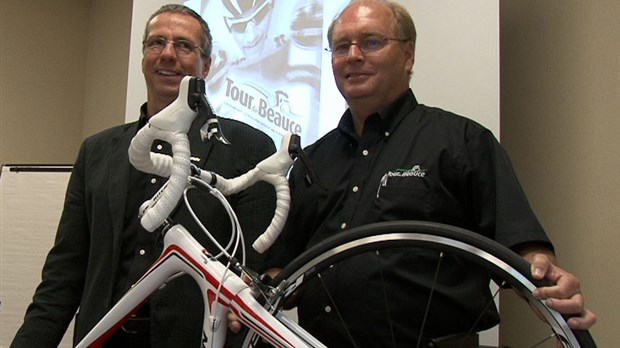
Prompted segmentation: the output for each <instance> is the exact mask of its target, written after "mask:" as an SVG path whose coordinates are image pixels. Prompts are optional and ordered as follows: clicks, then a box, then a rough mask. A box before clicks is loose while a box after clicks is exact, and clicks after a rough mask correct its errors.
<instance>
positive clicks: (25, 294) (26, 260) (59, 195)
mask: <svg viewBox="0 0 620 348" xmlns="http://www.w3.org/2000/svg"><path fill="white" fill-rule="evenodd" d="M70 169H71V167H70V166H12V165H7V166H3V167H2V174H0V301H2V303H1V307H0V347H3V348H4V347H8V346H9V344H10V343H11V341H12V340H13V337H14V336H15V333H16V332H17V329H19V327H20V326H21V324H22V322H23V319H24V314H25V313H26V307H27V306H28V305H29V304H30V302H31V301H32V295H33V294H34V290H35V288H36V286H37V285H38V284H39V283H40V282H41V269H42V268H43V263H44V261H45V257H46V256H47V253H48V251H49V249H50V248H51V247H52V244H53V243H54V237H55V236H56V228H57V227H58V221H59V219H60V214H61V212H62V206H63V201H64V197H65V191H66V189H67V183H68V181H69V175H70V173H69V172H68V170H70ZM72 336H73V324H71V325H70V327H69V330H68V331H67V333H66V334H65V337H64V339H63V341H62V344H61V345H60V347H71V340H72Z"/></svg>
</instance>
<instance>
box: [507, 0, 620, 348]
mask: <svg viewBox="0 0 620 348" xmlns="http://www.w3.org/2000/svg"><path fill="white" fill-rule="evenodd" d="M500 12H501V19H502V21H501V42H502V44H501V50H502V55H501V76H502V77H501V86H502V88H501V122H502V123H501V137H502V143H503V144H504V145H505V146H506V148H507V150H508V152H509V153H510V155H511V157H512V160H513V162H514V165H515V167H516V169H517V172H518V174H519V176H520V178H521V180H522V183H523V186H524V188H525V190H526V193H527V194H528V196H529V198H530V200H531V204H532V205H533V207H534V209H535V211H536V212H537V213H538V215H539V217H540V219H541V221H542V223H543V225H544V226H545V227H546V229H547V230H548V232H549V234H550V235H551V237H552V238H553V240H554V241H555V244H556V247H557V254H558V257H559V262H560V264H561V265H563V266H564V267H565V268H566V269H569V270H571V271H572V272H573V273H575V274H577V275H578V276H579V277H580V278H581V281H582V288H583V291H584V292H585V294H586V300H587V305H588V307H590V308H592V309H593V310H594V311H595V312H596V313H597V314H598V317H599V318H598V319H599V323H598V324H597V325H596V326H595V327H594V328H593V329H592V332H593V333H594V335H595V337H596V339H597V343H598V345H599V346H600V347H615V346H616V344H618V342H619V341H620V333H619V331H618V329H617V321H616V319H617V317H618V312H620V305H619V304H618V302H617V301H616V300H614V298H615V295H616V294H618V293H620V282H619V281H618V279H620V254H618V249H620V234H619V233H618V226H619V225H620V215H619V214H618V212H619V211H620V179H619V177H618V172H619V171H620V155H619V153H618V149H620V138H619V137H618V134H620V117H619V116H620V111H619V110H620V21H618V18H617V15H618V13H620V2H618V1H617V0H602V1H596V2H582V1H560V0H550V1H533V0H520V1H502V2H501V11H500ZM502 305H504V307H503V309H502V310H506V309H507V308H508V307H507V306H506V305H505V304H504V303H503V304H502ZM517 321H518V323H519V325H522V327H523V333H522V337H527V336H528V333H529V330H530V328H529V327H528V326H527V325H526V324H527V322H528V320H517ZM505 339H506V340H507V339H508V338H505ZM509 342H512V341H509ZM509 342H506V341H505V342H504V343H509ZM514 346H519V345H518V344H515V345H514Z"/></svg>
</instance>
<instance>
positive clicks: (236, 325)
mask: <svg viewBox="0 0 620 348" xmlns="http://www.w3.org/2000/svg"><path fill="white" fill-rule="evenodd" d="M281 271H282V269H281V268H270V269H268V270H267V271H265V273H263V276H264V277H269V278H271V279H273V278H275V277H276V276H277V275H278V274H280V272H281ZM261 279H262V278H261ZM243 280H244V281H245V282H246V283H249V282H250V278H249V277H248V276H246V275H243ZM242 328H243V324H242V323H241V321H239V317H237V315H236V314H235V313H233V312H230V311H229V312H228V329H229V330H230V331H232V332H233V333H239V331H241V329H242Z"/></svg>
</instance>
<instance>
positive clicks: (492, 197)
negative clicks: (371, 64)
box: [278, 90, 552, 346]
mask: <svg viewBox="0 0 620 348" xmlns="http://www.w3.org/2000/svg"><path fill="white" fill-rule="evenodd" d="M306 150H307V154H308V156H309V157H310V159H311V161H312V163H313V165H314V167H315V169H316V172H317V177H318V179H319V181H320V182H321V183H322V184H323V185H324V186H326V187H327V189H326V190H324V189H322V188H320V187H319V186H318V185H316V184H311V183H310V181H309V180H307V179H306V176H307V172H306V169H305V167H304V166H303V165H301V164H300V163H296V164H295V166H294V168H293V170H292V172H291V175H290V183H291V198H292V206H291V212H290V215H289V219H288V222H287V225H286V228H285V230H284V232H283V235H282V237H281V242H282V245H284V247H285V249H286V250H287V252H288V255H286V257H285V259H290V258H292V257H295V256H297V255H299V254H300V253H301V252H303V251H304V250H306V249H307V248H308V247H309V246H311V245H313V244H316V243H318V242H320V241H322V240H324V239H325V238H328V237H330V236H332V235H334V234H336V233H339V232H340V231H342V230H346V229H350V228H353V227H356V226H361V225H365V224H369V223H373V222H379V221H390V220H424V221H434V222H440V223H445V224H449V225H454V226H459V227H462V228H465V229H468V230H471V231H474V232H475V233H479V234H481V235H484V236H487V237H489V238H491V239H494V240H496V241H498V242H500V243H501V244H504V245H506V246H508V247H514V246H516V245H519V244H521V243H527V242H538V243H543V244H547V245H548V246H549V248H552V246H551V244H550V243H549V240H548V239H547V236H546V234H545V232H544V231H543V229H542V227H541V225H540V224H539V222H538V220H537V219H536V217H535V215H534V213H533V212H532V210H531V208H530V206H529V204H528V202H527V199H526V197H525V195H524V193H523V190H522V188H521V186H520V184H519V182H518V180H517V178H516V175H515V173H514V170H513V168H512V165H511V163H510V160H509V159H508V156H507V154H506V153H505V151H504V150H503V148H502V147H501V145H500V144H499V143H498V141H497V140H496V138H495V137H494V136H493V134H492V133H491V132H490V131H489V130H488V129H486V128H484V127H483V126H481V125H479V124H478V123H476V122H474V121H472V120H470V119H467V118H464V117H461V116H458V115H455V114H452V113H449V112H446V111H444V110H441V109H438V108H432V107H427V106H424V105H421V104H418V103H417V101H416V99H415V97H414V95H413V93H412V92H411V91H410V90H409V91H408V92H407V93H405V94H404V95H403V96H402V97H401V98H399V99H398V100H397V101H396V102H395V103H393V104H392V105H390V106H388V107H387V108H385V109H383V110H381V111H380V112H378V113H376V114H374V115H371V116H370V117H369V118H368V119H367V120H366V123H365V124H364V129H363V133H362V135H361V136H358V135H357V134H356V133H355V128H354V126H353V121H352V117H351V114H350V112H349V111H347V112H345V114H344V115H343V117H342V119H341V120H340V123H339V125H338V127H337V128H336V129H334V130H332V131H331V132H330V133H328V134H327V135H325V136H324V137H323V138H321V139H320V140H318V141H317V142H316V143H314V144H313V145H311V146H309V147H308V148H307V149H306ZM298 162H299V161H298ZM285 254H286V253H285ZM278 256H281V257H282V256H283V255H278ZM425 257H426V256H424V257H423V256H419V257H417V258H407V260H404V259H403V258H401V259H399V260H397V261H396V260H391V261H389V262H391V264H392V265H393V266H397V265H398V267H401V268H405V269H413V268H418V269H416V271H415V272H416V274H413V273H414V271H413V270H412V271H411V272H409V273H410V274H408V276H407V277H405V278H409V279H407V280H406V281H404V280H403V283H407V282H412V283H415V285H416V286H417V287H418V290H419V288H425V287H427V285H424V283H425V280H424V279H427V278H428V277H429V276H430V275H432V274H431V273H432V271H433V270H426V271H425V270H422V274H420V273H419V272H420V269H421V268H423V267H421V266H420V265H423V264H424V262H425V261H424V260H426V258H427V257H426V258H425ZM280 261H281V262H282V263H284V261H283V260H282V259H281V260H280ZM360 262H361V264H360V263H357V264H356V265H354V266H350V267H348V268H345V269H343V268H341V269H340V270H339V271H338V274H339V275H338V276H337V277H334V278H337V281H336V282H337V283H338V284H337V285H336V287H337V288H338V292H340V293H341V294H346V295H344V296H345V297H346V298H347V301H348V302H351V301H355V300H354V298H355V297H358V296H353V293H356V294H357V293H359V294H360V295H359V298H358V300H361V301H363V302H361V303H363V304H364V305H360V303H358V304H357V305H353V306H352V307H350V308H349V309H350V310H351V313H350V315H351V316H354V317H357V318H360V319H359V320H358V321H359V324H360V326H359V327H360V328H361V329H360V331H366V332H368V337H367V343H369V342H373V340H374V339H378V338H377V337H378V336H381V334H380V332H381V330H382V329H380V328H375V327H374V325H375V324H376V321H372V323H368V324H367V323H364V321H366V322H368V321H370V320H369V318H373V317H374V318H381V315H382V314H381V313H378V312H376V311H374V310H372V309H369V307H371V305H370V304H369V299H368V297H365V296H364V294H363V292H362V293H360V291H361V288H360V287H359V284H369V282H370V281H371V279H372V278H373V276H376V274H375V271H374V270H372V269H370V270H369V269H368V267H366V266H367V265H368V264H367V263H364V261H360ZM360 265H361V266H362V267H360ZM451 267H452V270H451V274H450V275H449V277H452V278H451V279H454V281H453V284H450V285H447V286H446V289H444V290H445V291H444V294H445V299H444V301H443V303H444V305H441V306H439V307H436V308H441V310H440V312H441V313H439V314H441V315H442V316H443V317H445V313H446V311H452V312H453V315H449V317H451V318H452V319H450V320H447V321H446V320H445V319H439V318H441V317H442V316H439V318H438V320H443V321H440V322H439V323H441V326H442V327H439V328H438V327H436V328H432V329H431V330H430V331H429V332H430V333H431V336H430V337H436V336H438V335H443V334H448V333H452V332H459V330H462V329H463V327H464V326H465V325H466V324H462V321H463V320H462V319H463V317H465V316H469V315H471V316H475V315H477V313H478V310H479V308H480V307H481V306H484V303H485V301H486V299H488V298H489V297H490V294H489V291H488V278H487V277H486V276H485V275H483V274H480V272H477V271H474V270H471V269H470V268H471V267H467V265H463V264H462V263H461V261H458V260H454V263H453V264H452V265H451ZM360 269H363V271H360ZM424 272H426V274H425V273H424ZM362 273H363V274H362ZM429 274H430V275H429ZM407 287H408V288H407V290H402V291H400V293H398V291H396V290H394V292H396V293H394V294H390V296H392V298H394V299H398V301H399V302H400V304H401V306H400V308H399V309H396V310H397V311H398V310H400V309H402V310H401V312H400V313H397V314H394V313H392V315H397V316H398V315H402V316H403V320H404V319H405V318H408V319H409V320H412V317H421V315H419V314H421V313H417V312H416V311H418V310H419V309H420V308H422V307H423V306H421V304H420V303H419V302H421V301H422V300H419V299H418V296H417V294H418V292H416V291H418V290H415V289H412V288H411V284H409V285H407ZM392 288H393V289H398V288H400V289H404V288H405V287H404V285H403V286H401V287H399V286H392ZM422 292H423V291H422ZM308 297H309V296H306V299H305V301H306V306H305V307H306V309H303V308H300V319H301V321H302V323H305V324H306V325H308V326H310V327H314V328H313V329H311V330H310V331H311V332H313V333H314V334H316V333H317V332H320V331H321V330H324V331H331V334H330V335H329V336H331V337H333V336H337V334H335V333H334V332H333V328H331V327H330V325H332V324H333V323H332V322H331V321H330V320H329V318H330V317H331V316H333V315H332V314H330V313H331V312H333V311H330V310H329V309H328V307H329V305H328V304H327V300H326V299H325V298H323V297H322V296H320V295H316V296H312V299H308ZM370 302H372V301H370ZM450 303H453V304H452V305H450V306H449V304H450ZM454 303H457V304H459V305H458V306H460V307H459V308H457V309H454ZM302 306H303V303H302ZM362 307H364V308H362ZM345 311H346V309H345ZM474 312H476V314H474ZM344 315H345V316H346V315H347V314H346V313H345V314H344ZM416 320H417V319H416ZM496 320H497V319H496V318H494V315H493V313H490V314H489V316H488V318H487V322H485V323H483V324H481V326H491V325H492V324H494V323H495V321H496ZM483 321H484V320H483ZM365 325H369V326H365ZM467 329H468V328H466V329H465V330H467ZM385 330H387V328H385ZM407 330H408V329H407ZM409 331H415V329H412V330H409ZM433 335H434V336H433ZM333 342H337V341H333ZM374 342H375V343H376V344H378V345H371V346H382V344H383V343H384V342H382V341H374ZM334 344H344V343H342V342H338V343H334ZM339 346H340V345H339Z"/></svg>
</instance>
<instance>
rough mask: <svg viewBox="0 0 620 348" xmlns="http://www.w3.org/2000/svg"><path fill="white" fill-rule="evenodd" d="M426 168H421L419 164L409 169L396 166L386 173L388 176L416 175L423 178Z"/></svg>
mask: <svg viewBox="0 0 620 348" xmlns="http://www.w3.org/2000/svg"><path fill="white" fill-rule="evenodd" d="M426 172H427V169H422V167H421V166H420V165H419V164H416V165H414V166H413V167H411V169H403V168H398V169H396V170H394V171H390V172H388V173H387V175H388V177H411V176H413V177H418V178H423V177H425V176H426Z"/></svg>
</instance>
